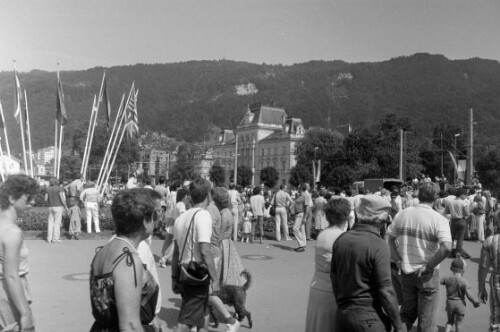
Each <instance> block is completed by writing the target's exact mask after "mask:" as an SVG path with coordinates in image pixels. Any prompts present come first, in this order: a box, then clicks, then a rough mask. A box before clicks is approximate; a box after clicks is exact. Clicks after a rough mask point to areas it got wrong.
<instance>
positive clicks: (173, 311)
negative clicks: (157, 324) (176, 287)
mask: <svg viewBox="0 0 500 332" xmlns="http://www.w3.org/2000/svg"><path fill="white" fill-rule="evenodd" d="M168 301H169V302H170V303H172V306H171V305H169V306H168V307H167V308H166V307H162V308H161V311H160V314H159V316H160V319H162V320H164V321H165V322H167V326H168V328H169V329H171V330H172V329H173V328H174V327H175V324H177V317H179V311H180V307H181V299H180V298H170V299H168Z"/></svg>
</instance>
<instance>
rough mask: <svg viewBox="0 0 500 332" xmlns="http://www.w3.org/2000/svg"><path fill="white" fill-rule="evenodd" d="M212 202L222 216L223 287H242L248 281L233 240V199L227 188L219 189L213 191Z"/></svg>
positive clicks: (220, 278)
mask: <svg viewBox="0 0 500 332" xmlns="http://www.w3.org/2000/svg"><path fill="white" fill-rule="evenodd" d="M212 200H213V201H214V203H215V206H217V208H218V209H219V211H220V215H221V227H220V237H221V253H220V257H221V259H220V263H219V264H218V266H217V272H218V273H219V281H220V283H221V285H236V286H242V285H243V284H244V283H245V282H246V279H245V278H243V277H242V276H241V272H243V270H244V268H243V264H241V260H240V256H239V255H238V251H237V250H236V246H235V245H234V243H233V240H232V239H231V237H232V234H233V227H234V223H233V215H232V212H231V198H230V196H229V192H228V191H227V189H226V188H222V187H217V188H215V189H214V191H213V196H212Z"/></svg>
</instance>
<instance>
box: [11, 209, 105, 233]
mask: <svg viewBox="0 0 500 332" xmlns="http://www.w3.org/2000/svg"><path fill="white" fill-rule="evenodd" d="M99 215H100V216H101V217H100V218H99V226H100V228H101V230H102V231H115V223H114V222H113V219H111V218H109V217H104V218H103V217H102V214H101V213H99ZM48 220H49V211H48V210H47V211H40V209H37V210H34V211H30V210H28V211H26V212H25V213H23V214H22V215H21V216H20V217H19V218H18V220H17V225H18V226H19V227H20V228H21V229H22V230H23V231H46V230H47V222H48ZM86 227H87V226H86V223H85V221H83V220H82V229H84V230H85V229H86ZM62 229H63V230H66V231H68V230H69V217H68V215H67V214H66V213H65V214H63V218H62Z"/></svg>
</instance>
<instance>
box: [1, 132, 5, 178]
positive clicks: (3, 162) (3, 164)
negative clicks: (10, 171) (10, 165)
mask: <svg viewBox="0 0 500 332" xmlns="http://www.w3.org/2000/svg"><path fill="white" fill-rule="evenodd" d="M0 155H1V156H2V165H1V167H0V175H1V176H2V182H5V175H4V173H3V172H4V169H6V167H5V158H4V155H3V149H2V144H1V139H0Z"/></svg>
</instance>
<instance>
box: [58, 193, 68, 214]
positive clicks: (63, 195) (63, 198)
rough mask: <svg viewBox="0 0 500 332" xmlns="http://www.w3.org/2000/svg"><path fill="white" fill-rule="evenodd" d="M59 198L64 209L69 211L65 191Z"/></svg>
mask: <svg viewBox="0 0 500 332" xmlns="http://www.w3.org/2000/svg"><path fill="white" fill-rule="evenodd" d="M59 198H60V199H61V203H62V205H63V206H64V208H65V209H66V210H67V209H68V206H67V205H66V195H65V194H64V191H62V190H61V191H60V192H59Z"/></svg>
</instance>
